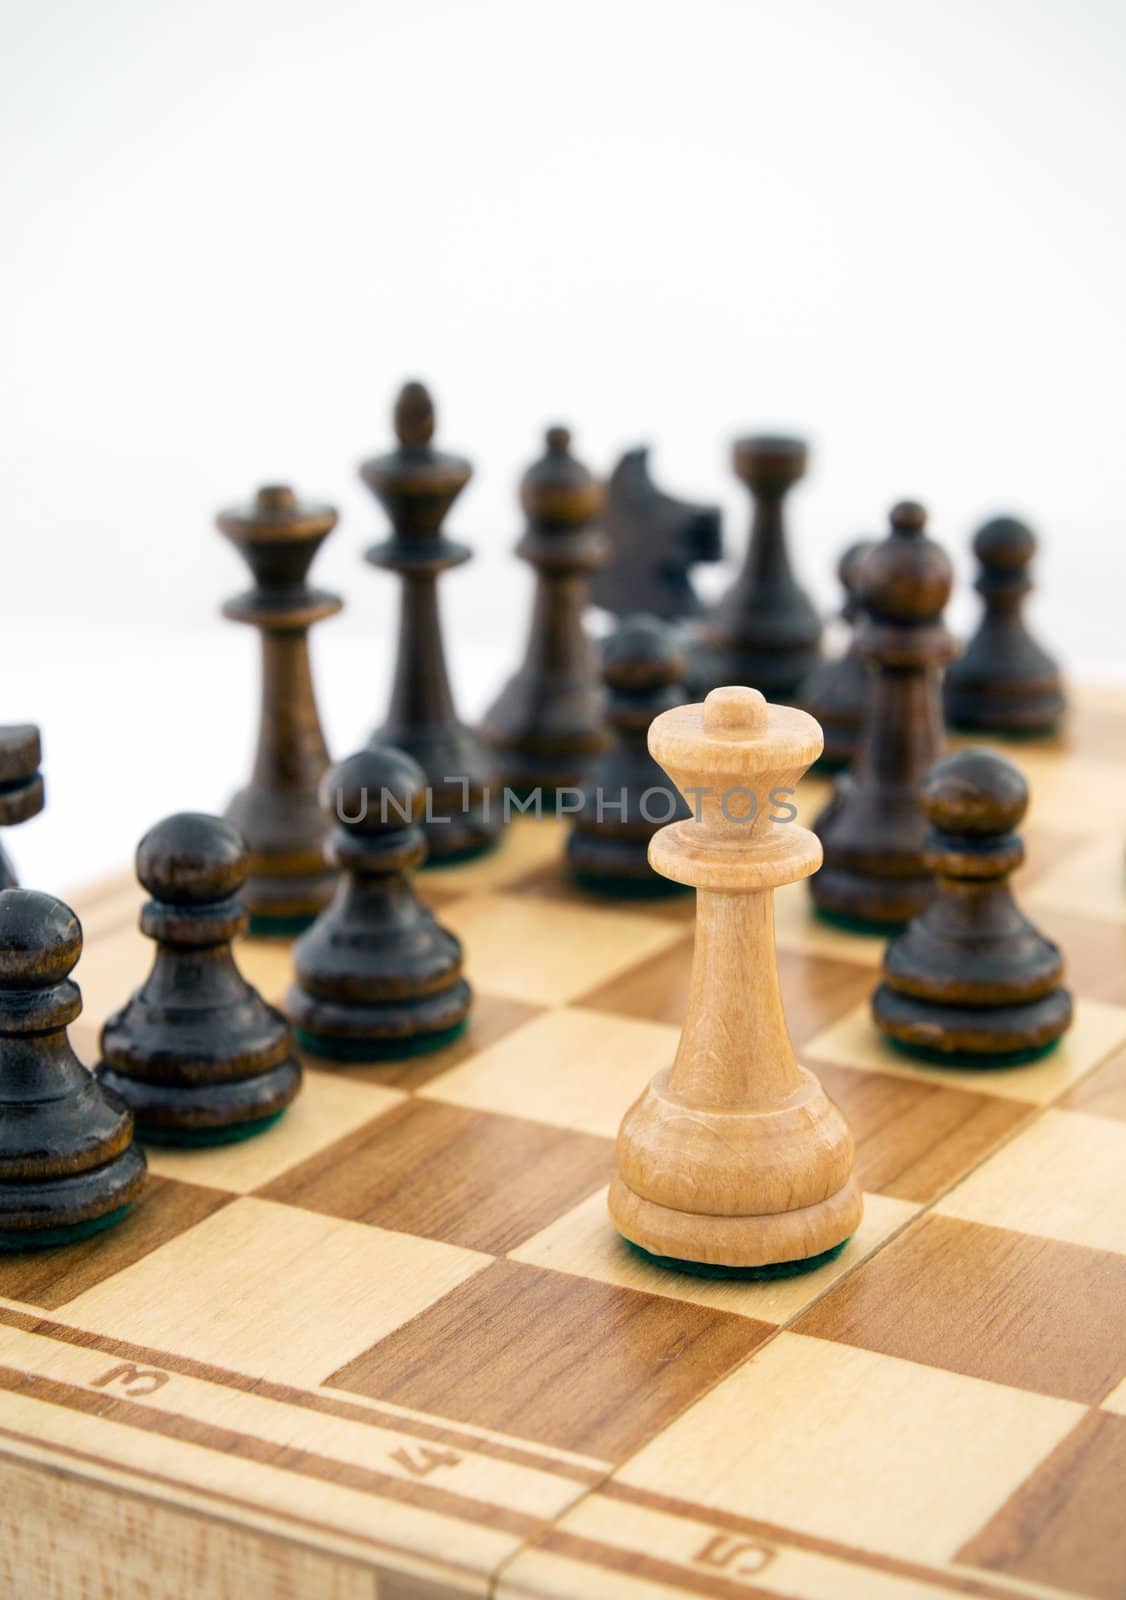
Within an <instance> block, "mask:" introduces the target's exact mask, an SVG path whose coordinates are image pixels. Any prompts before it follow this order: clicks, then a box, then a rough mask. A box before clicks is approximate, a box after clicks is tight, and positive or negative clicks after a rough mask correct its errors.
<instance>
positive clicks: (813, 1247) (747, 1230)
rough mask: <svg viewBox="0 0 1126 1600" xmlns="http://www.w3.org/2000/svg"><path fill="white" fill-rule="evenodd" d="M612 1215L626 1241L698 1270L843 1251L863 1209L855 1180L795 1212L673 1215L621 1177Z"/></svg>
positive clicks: (786, 1262) (767, 1263) (766, 1263)
mask: <svg viewBox="0 0 1126 1600" xmlns="http://www.w3.org/2000/svg"><path fill="white" fill-rule="evenodd" d="M609 1204H610V1217H611V1219H612V1221H613V1223H614V1226H615V1227H616V1228H617V1230H618V1232H619V1233H620V1234H621V1235H622V1237H623V1238H624V1239H625V1240H627V1241H628V1243H630V1244H633V1245H636V1246H637V1247H638V1248H639V1249H641V1250H644V1251H645V1252H646V1254H647V1255H650V1256H654V1257H660V1258H664V1259H665V1260H668V1261H670V1262H673V1263H675V1264H676V1265H677V1266H678V1267H679V1266H680V1265H681V1263H684V1262H691V1263H694V1264H695V1265H696V1266H698V1267H713V1268H739V1269H746V1268H764V1267H779V1266H785V1265H790V1264H797V1263H802V1262H807V1263H809V1264H810V1266H812V1265H814V1264H819V1262H817V1260H816V1258H821V1257H824V1256H825V1255H826V1254H827V1253H829V1252H831V1251H833V1250H836V1249H839V1248H840V1246H841V1245H843V1244H844V1243H845V1241H846V1240H847V1239H848V1238H849V1237H850V1235H851V1234H853V1233H854V1232H855V1231H856V1228H857V1226H858V1224H859V1222H860V1218H861V1214H862V1211H863V1203H862V1200H861V1195H860V1189H859V1187H858V1185H857V1182H856V1178H855V1177H854V1176H851V1175H850V1176H849V1177H848V1178H847V1179H846V1181H845V1183H844V1184H843V1185H842V1187H841V1188H840V1189H838V1190H837V1192H836V1194H832V1195H829V1196H828V1197H827V1198H826V1199H824V1200H820V1201H817V1202H816V1203H815V1204H813V1205H810V1206H803V1207H802V1208H801V1209H800V1210H797V1211H776V1212H773V1213H768V1214H765V1215H760V1216H744V1217H719V1216H711V1215H707V1214H704V1213H701V1212H695V1211H674V1210H673V1209H672V1208H671V1207H669V1206H663V1205H658V1204H657V1203H656V1202H654V1201H652V1200H645V1199H643V1198H642V1196H641V1195H639V1194H635V1193H634V1191H633V1190H632V1189H630V1188H629V1187H628V1185H627V1184H626V1183H625V1181H624V1180H623V1178H622V1177H621V1175H620V1174H619V1175H618V1176H617V1177H615V1179H614V1181H613V1183H612V1184H611V1186H610V1200H609Z"/></svg>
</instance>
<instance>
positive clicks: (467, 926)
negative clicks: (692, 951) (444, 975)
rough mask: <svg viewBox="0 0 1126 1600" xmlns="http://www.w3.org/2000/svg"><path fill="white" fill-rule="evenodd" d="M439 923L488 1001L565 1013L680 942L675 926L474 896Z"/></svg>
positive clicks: (604, 911)
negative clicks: (563, 1008)
mask: <svg viewBox="0 0 1126 1600" xmlns="http://www.w3.org/2000/svg"><path fill="white" fill-rule="evenodd" d="M441 920H442V921H443V922H444V923H445V925H446V926H447V927H448V928H451V929H452V930H453V932H454V933H456V934H457V936H458V937H459V938H460V939H461V940H462V942H463V944H464V946H465V964H466V971H467V973H468V976H469V979H470V982H471V983H474V984H476V985H477V987H478V988H479V989H481V990H482V991H484V992H485V993H488V994H499V995H510V996H512V997H513V998H514V999H517V1000H529V1001H533V1002H537V1003H539V1004H540V1005H563V1004H566V1002H567V1001H568V1000H573V999H576V998H577V997H578V996H579V995H581V994H583V993H585V992H586V990H588V989H592V988H593V987H594V986H595V984H597V983H601V982H602V981H604V980H605V979H607V978H612V977H613V976H614V975H615V973H618V972H624V971H625V969H626V968H627V967H632V966H633V965H634V964H635V963H636V962H638V961H642V960H644V958H645V957H646V956H649V955H653V954H655V953H656V952H657V951H658V950H663V949H664V948H665V946H666V945H669V944H672V943H673V942H674V941H675V940H677V939H679V938H680V937H681V936H682V929H681V928H679V927H678V926H677V924H676V923H675V922H669V921H666V920H662V919H661V918H659V917H648V916H645V915H644V914H642V913H640V912H634V911H618V910H616V909H614V908H613V907H610V906H602V905H596V906H585V905H570V904H568V903H567V902H566V901H563V900H555V901H545V900H539V899H536V898H535V897H534V896H532V895H519V894H510V895H480V896H477V895H474V896H472V897H471V898H470V899H467V900H455V901H454V902H453V903H452V904H451V905H448V906H445V907H443V909H442V912H441Z"/></svg>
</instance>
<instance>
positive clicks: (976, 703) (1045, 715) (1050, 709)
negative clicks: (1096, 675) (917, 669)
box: [945, 682, 1067, 738]
mask: <svg viewBox="0 0 1126 1600" xmlns="http://www.w3.org/2000/svg"><path fill="white" fill-rule="evenodd" d="M945 698H946V705H945V709H946V720H947V722H948V723H949V724H950V726H951V727H952V728H959V729H962V730H964V731H965V732H967V733H1000V734H1011V735H1016V736H1017V737H1024V738H1032V737H1034V736H1035V735H1037V734H1040V735H1043V734H1049V733H1054V732H1056V730H1057V729H1058V728H1059V726H1060V723H1061V722H1062V721H1063V717H1064V712H1065V711H1066V709H1067V701H1066V699H1065V698H1064V695H1063V693H1062V691H1061V690H1059V689H1056V688H1050V689H1036V688H1033V690H1032V691H1031V692H1027V693H1014V692H1008V693H1005V692H991V691H989V690H988V689H984V688H982V689H975V688H972V687H970V686H969V685H968V684H967V685H962V684H958V683H954V682H949V683H948V684H947V686H946V697H945Z"/></svg>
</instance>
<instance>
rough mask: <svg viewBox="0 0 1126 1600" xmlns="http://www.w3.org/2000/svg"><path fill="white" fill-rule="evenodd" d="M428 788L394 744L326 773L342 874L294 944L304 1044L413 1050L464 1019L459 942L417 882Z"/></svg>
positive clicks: (334, 1053)
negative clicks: (416, 887)
mask: <svg viewBox="0 0 1126 1600" xmlns="http://www.w3.org/2000/svg"><path fill="white" fill-rule="evenodd" d="M425 785H426V778H425V775H424V773H423V772H422V769H421V768H420V767H419V766H418V763H417V762H415V761H412V760H411V758H410V756H408V755H405V754H404V753H403V752H402V751H400V750H394V749H392V748H391V747H390V746H389V745H382V746H380V747H379V748H378V749H374V750H361V751H360V752H359V754H358V755H354V756H350V757H349V758H348V760H346V761H342V762H341V763H340V764H339V766H336V767H333V768H332V769H331V770H330V771H329V772H328V773H326V774H325V778H324V782H323V783H322V785H321V800H322V804H323V805H324V808H325V812H326V814H327V815H328V816H330V817H331V820H332V823H333V827H332V831H331V833H330V834H329V843H328V853H329V859H330V860H331V861H332V862H333V863H334V864H335V865H336V866H337V867H339V868H340V872H341V876H340V881H339V883H338V885H337V888H336V894H335V896H334V898H333V901H332V903H331V905H330V906H329V907H328V909H327V910H326V911H323V912H322V913H321V915H320V916H319V917H318V918H317V920H316V922H315V923H314V924H313V926H312V927H311V928H310V929H309V930H308V932H307V933H304V934H302V936H301V938H300V939H299V940H298V941H297V943H296V945H295V946H294V950H293V961H294V967H295V970H296V981H295V982H294V983H293V984H292V986H291V987H290V990H289V994H288V996H287V998H286V1009H287V1011H288V1012H289V1015H290V1018H291V1019H292V1021H293V1024H294V1027H295V1029H296V1031H297V1039H298V1042H299V1043H300V1044H301V1045H303V1046H304V1047H305V1048H306V1049H308V1050H311V1051H313V1052H314V1053H315V1054H316V1055H320V1056H329V1057H331V1058H332V1059H334V1060H337V1061H379V1060H385V1059H389V1058H396V1057H400V1056H408V1055H414V1054H416V1053H418V1052H420V1051H424V1050H435V1049H437V1048H438V1047H439V1046H441V1045H443V1044H445V1043H447V1041H448V1040H450V1039H451V1038H453V1037H454V1036H455V1035H456V1034H457V1033H459V1032H460V1031H461V1028H462V1026H463V1024H464V1022H465V1018H466V1016H467V1014H468V1011H469V1004H470V1000H471V994H470V989H469V985H468V984H467V983H466V981H465V979H464V978H463V977H462V975H461V965H462V961H461V945H460V944H459V943H458V941H457V939H456V938H455V937H454V935H453V934H452V933H449V932H448V931H447V930H446V929H445V928H443V927H441V926H440V925H439V924H438V921H437V919H436V918H435V916H434V914H433V912H432V911H430V910H429V909H428V908H427V907H426V906H424V905H423V904H422V902H421V901H420V900H419V899H418V896H417V895H416V893H415V890H414V886H413V884H412V882H411V875H412V873H413V872H414V870H415V869H416V868H417V867H418V866H420V865H421V863H422V861H423V860H424V858H425V856H426V838H425V836H424V834H423V831H422V828H421V827H420V826H419V818H420V817H421V815H422V813H423V809H424V803H425Z"/></svg>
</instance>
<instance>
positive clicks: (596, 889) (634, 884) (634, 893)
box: [575, 872, 694, 900]
mask: <svg viewBox="0 0 1126 1600" xmlns="http://www.w3.org/2000/svg"><path fill="white" fill-rule="evenodd" d="M575 882H576V883H577V884H578V886H579V888H580V889H588V890H589V891H590V893H591V894H597V895H603V896H606V897H609V898H611V899H614V900H660V899H663V898H665V897H666V896H668V895H682V894H692V893H693V892H694V891H693V889H692V887H691V885H690V884H687V883H674V882H673V880H672V879H671V878H661V877H659V876H658V875H657V874H656V873H653V875H652V877H650V878H610V877H603V875H602V874H601V873H598V872H576V873H575Z"/></svg>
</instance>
